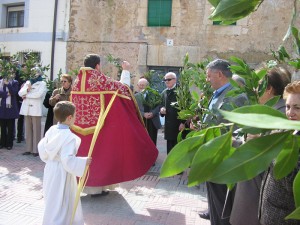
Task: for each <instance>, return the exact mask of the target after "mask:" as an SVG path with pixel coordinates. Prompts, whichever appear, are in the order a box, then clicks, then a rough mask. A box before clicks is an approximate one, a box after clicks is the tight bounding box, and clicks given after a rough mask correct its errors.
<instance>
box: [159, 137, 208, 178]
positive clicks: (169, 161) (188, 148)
mask: <svg viewBox="0 0 300 225" xmlns="http://www.w3.org/2000/svg"><path fill="white" fill-rule="evenodd" d="M204 139H205V134H202V135H199V136H195V137H190V138H187V139H185V140H183V141H181V142H179V143H178V144H177V145H175V147H174V148H173V149H172V151H171V152H170V153H169V155H168V156H167V158H166V160H165V161H164V163H163V165H162V168H161V171H160V177H169V176H174V175H176V174H178V173H180V172H182V171H184V170H185V169H186V168H188V167H189V166H190V164H191V162H192V160H193V158H194V155H195V153H196V152H197V150H198V148H199V147H200V145H202V144H203V141H204Z"/></svg>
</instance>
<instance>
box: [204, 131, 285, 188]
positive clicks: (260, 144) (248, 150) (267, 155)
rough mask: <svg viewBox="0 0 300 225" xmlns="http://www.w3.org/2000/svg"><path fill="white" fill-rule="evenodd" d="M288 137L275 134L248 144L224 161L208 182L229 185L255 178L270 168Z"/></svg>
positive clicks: (282, 134)
mask: <svg viewBox="0 0 300 225" xmlns="http://www.w3.org/2000/svg"><path fill="white" fill-rule="evenodd" d="M288 135H289V133H274V134H271V135H267V136H262V137H259V138H255V139H252V140H250V141H248V142H246V143H245V144H243V145H241V146H240V147H238V148H237V149H236V151H235V152H234V153H233V154H232V156H231V157H229V158H228V159H226V160H224V161H223V162H222V163H221V164H220V165H219V166H218V167H217V168H216V169H215V170H214V171H213V174H211V176H210V177H209V178H208V180H209V181H212V182H214V183H220V184H228V183H236V182H239V181H245V180H249V179H252V178H254V177H255V176H257V175H258V174H260V173H261V172H263V171H264V170H266V169H267V168H268V166H269V164H270V163H271V162H272V160H273V159H274V158H275V157H276V156H277V154H278V153H279V152H280V150H281V149H282V147H283V143H284V142H285V139H286V138H287V137H288Z"/></svg>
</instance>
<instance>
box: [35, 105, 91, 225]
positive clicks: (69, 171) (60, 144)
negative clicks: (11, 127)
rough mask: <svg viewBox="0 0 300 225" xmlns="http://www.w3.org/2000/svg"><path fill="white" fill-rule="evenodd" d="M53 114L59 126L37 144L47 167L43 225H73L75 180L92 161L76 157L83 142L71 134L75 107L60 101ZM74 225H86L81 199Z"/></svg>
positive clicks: (52, 128)
mask: <svg viewBox="0 0 300 225" xmlns="http://www.w3.org/2000/svg"><path fill="white" fill-rule="evenodd" d="M53 111H54V116H55V118H56V119H57V121H59V123H58V124H57V125H53V126H52V127H51V128H50V129H49V130H48V131H47V133H46V134H45V137H44V138H43V139H42V140H41V141H40V142H39V144H38V151H39V155H40V158H41V160H42V161H44V162H45V163H46V165H45V169H44V179H43V193H44V199H45V212H44V218H43V225H53V224H55V225H65V224H70V222H71V218H72V213H73V209H74V204H75V203H74V202H75V197H76V191H77V182H76V177H81V176H82V175H83V173H84V169H85V166H86V165H89V164H90V163H91V158H89V157H76V154H77V150H78V148H79V145H80V143H81V140H80V138H79V137H77V136H76V135H75V134H73V133H72V132H71V131H70V126H72V125H73V124H74V120H75V105H74V104H73V103H71V102H68V101H61V102H58V103H57V104H56V105H55V107H54V109H53ZM72 224H73V225H83V224H84V222H83V215H82V208H81V204H80V199H79V203H78V206H77V210H76V214H75V216H74V220H73V223H72Z"/></svg>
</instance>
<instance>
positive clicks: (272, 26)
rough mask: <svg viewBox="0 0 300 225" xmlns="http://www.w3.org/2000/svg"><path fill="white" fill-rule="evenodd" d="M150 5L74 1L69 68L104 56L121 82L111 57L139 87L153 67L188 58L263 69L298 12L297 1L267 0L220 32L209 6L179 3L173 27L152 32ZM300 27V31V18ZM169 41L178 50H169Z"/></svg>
mask: <svg viewBox="0 0 300 225" xmlns="http://www.w3.org/2000/svg"><path fill="white" fill-rule="evenodd" d="M147 4H148V1H147V0H105V1H104V0H90V1H79V0H75V1H72V3H71V12H70V36H69V43H68V48H67V65H68V68H72V69H73V68H76V67H78V65H82V59H83V57H84V55H85V54H87V53H98V54H100V55H101V56H102V57H103V58H102V66H103V69H104V71H105V72H108V71H109V72H110V74H111V76H113V77H115V72H114V71H113V72H111V69H112V68H111V67H109V66H108V64H107V62H106V60H105V56H106V55H107V54H109V53H110V54H112V55H113V56H115V57H119V58H121V59H124V60H127V61H129V62H130V63H131V64H132V67H133V68H132V72H133V73H134V75H135V76H136V77H135V78H134V79H133V82H134V83H136V81H137V79H138V78H139V77H140V76H141V75H142V74H143V73H144V72H145V71H147V66H178V67H180V66H182V59H183V57H184V55H185V54H186V53H187V52H188V53H189V55H190V60H191V61H192V62H198V61H200V60H202V59H204V58H207V57H225V58H228V57H229V56H230V55H236V56H241V57H243V58H245V60H247V62H249V63H260V62H261V61H263V60H265V59H269V58H271V55H270V49H277V47H278V46H279V45H280V43H282V38H283V37H284V35H285V33H286V31H287V28H288V25H289V23H290V19H291V14H292V8H293V1H292V0H288V1H287V0H264V2H263V3H262V5H261V6H260V7H259V9H258V10H257V11H256V12H254V13H253V14H252V15H251V16H249V17H247V18H244V19H242V20H240V21H238V22H237V25H236V26H216V25H212V21H210V20H209V19H208V17H209V15H210V13H211V5H210V4H209V2H208V1H207V0H189V1H188V0H174V1H173V3H172V4H173V5H172V24H171V27H147ZM296 22H297V23H296V24H297V25H298V27H300V26H299V25H300V22H299V18H298V19H297V21H296ZM167 39H171V40H173V46H167V44H166V43H167ZM288 48H291V45H288ZM115 78H116V77H115Z"/></svg>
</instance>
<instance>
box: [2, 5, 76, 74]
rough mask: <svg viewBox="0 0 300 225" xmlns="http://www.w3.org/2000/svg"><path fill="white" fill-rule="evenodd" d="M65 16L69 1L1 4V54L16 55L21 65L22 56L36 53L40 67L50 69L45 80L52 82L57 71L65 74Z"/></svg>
mask: <svg viewBox="0 0 300 225" xmlns="http://www.w3.org/2000/svg"><path fill="white" fill-rule="evenodd" d="M55 6H56V7H55ZM69 12H70V1H69V0H59V1H57V0H55V1H48V0H1V1H0V49H1V54H2V55H4V56H12V55H14V54H17V53H19V55H20V58H19V61H20V63H22V61H23V60H24V59H23V57H22V55H24V53H27V52H30V51H32V52H36V53H38V54H39V56H40V61H41V63H42V64H43V65H50V66H52V70H50V71H48V72H47V75H48V76H49V78H50V77H51V76H52V78H55V77H56V76H57V74H58V72H59V70H60V69H62V71H63V72H65V71H66V70H67V68H66V46H67V40H68V33H69ZM55 15H56V21H55V20H54V18H55ZM53 30H54V31H55V32H53ZM51 73H52V75H51Z"/></svg>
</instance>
